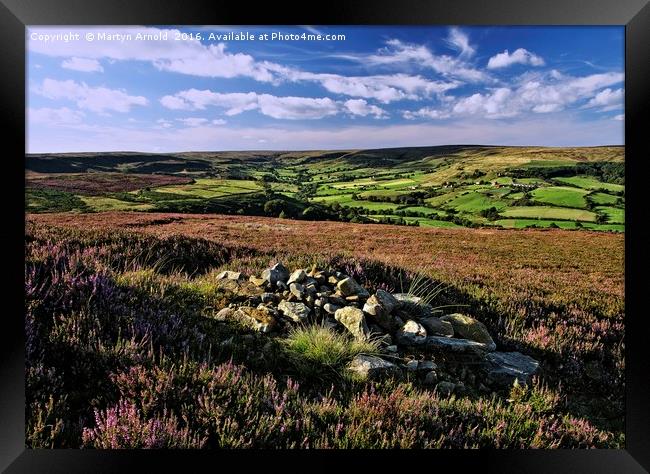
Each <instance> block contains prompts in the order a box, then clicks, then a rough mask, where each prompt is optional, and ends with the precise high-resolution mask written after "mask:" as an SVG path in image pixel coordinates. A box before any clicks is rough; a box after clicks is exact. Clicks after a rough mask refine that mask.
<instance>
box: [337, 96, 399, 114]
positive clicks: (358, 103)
mask: <svg viewBox="0 0 650 474" xmlns="http://www.w3.org/2000/svg"><path fill="white" fill-rule="evenodd" d="M343 105H344V106H345V108H346V109H347V111H348V112H349V113H350V114H352V115H361V116H362V117H365V116H366V115H374V116H375V118H385V117H387V116H388V114H387V113H386V111H385V110H384V109H382V108H381V107H377V106H376V105H371V104H368V102H366V101H365V100H363V99H350V100H346V101H345V102H344V104H343Z"/></svg>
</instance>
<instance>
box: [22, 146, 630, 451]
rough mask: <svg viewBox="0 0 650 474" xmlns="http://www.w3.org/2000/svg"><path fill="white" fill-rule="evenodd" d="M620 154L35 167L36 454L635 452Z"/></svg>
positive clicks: (438, 153)
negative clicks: (627, 401) (628, 435)
mask: <svg viewBox="0 0 650 474" xmlns="http://www.w3.org/2000/svg"><path fill="white" fill-rule="evenodd" d="M623 153H624V150H623V148H622V147H594V148H562V149H554V148H531V147H478V146H455V147H428V148H403V149H389V150H356V151H354V150H352V151H327V152H325V151H323V152H286V153H284V152H246V153H244V152H215V153H180V154H143V153H103V154H58V155H54V154H48V155H29V156H27V157H26V233H25V239H26V240H25V245H26V249H25V256H26V261H25V312H26V314H25V316H26V317H25V331H26V342H27V344H26V401H27V403H26V420H27V423H26V425H27V426H26V445H27V446H28V447H32V448H53V447H72V448H78V447H83V448H159V447H171V448H194V447H202V448H233V447H234V448H240V447H244V448H306V447H313V448H395V447H402V448H413V447H423V448H478V447H489V448H622V447H624V446H625V438H624V423H623V421H624V418H623V414H624V389H625V381H624V372H625V359H624V347H625V326H624V319H625V311H624V308H625V296H624V235H623V231H624V219H623V215H624V199H625V193H624V172H623V169H624V158H623ZM278 268H279V269H282V271H279V270H278ZM281 273H282V274H283V275H282V276H278V275H280V274H281ZM289 274H290V275H291V276H289ZM292 281H293V283H292ZM350 288H352V290H351V289H350ZM371 295H372V296H371ZM391 295H392V296H391ZM373 298H374V300H373ZM397 298H399V300H398V301H397V300H396V299H397ZM405 301H407V302H409V303H408V304H406V303H405ZM398 303H399V304H398ZM388 306H390V308H387V307H388ZM296 308H297V309H296ZM294 310H295V311H294ZM298 310H299V311H298ZM379 310H381V311H379ZM296 311H297V312H296ZM341 311H343V313H350V314H352V315H353V316H354V317H355V318H357V319H355V320H354V321H356V323H355V324H356V326H355V325H354V324H351V319H350V318H349V317H347V316H346V315H344V314H342V313H341ZM378 311H379V312H378ZM458 313H462V314H464V315H467V316H466V317H464V318H465V319H464V320H466V321H470V323H471V325H472V330H476V331H478V333H480V334H478V333H474V332H472V331H470V332H467V331H465V329H463V327H461V326H456V325H452V326H453V328H450V324H451V323H449V321H450V320H451V321H454V317H456V318H458V317H457V316H453V315H454V314H458ZM344 316H345V317H344ZM450 318H451V319H450ZM353 319H354V318H353ZM354 321H353V322H354ZM425 326H426V327H425ZM443 329H444V330H443ZM445 331H449V332H445ZM443 333H444V337H443ZM477 334H478V335H479V336H481V337H483V338H484V339H483V341H484V342H485V341H488V342H489V343H490V344H489V345H487V344H484V343H483V342H477V340H478V337H477ZM422 338H424V339H422ZM447 338H448V339H447ZM440 340H442V341H443V342H445V344H443V346H444V347H445V348H446V349H440V347H437V348H436V349H435V350H433V351H429V350H428V349H427V350H425V349H424V347H425V346H424V345H423V344H424V342H423V341H427V342H426V343H427V344H428V343H429V342H436V343H439V342H440ZM458 348H470V349H471V350H472V351H474V350H475V349H476V351H477V352H476V353H474V352H472V353H471V354H469V353H468V354H465V353H462V354H459V353H457V349H458ZM479 349H480V350H479ZM463 350H464V349H463ZM477 354H479V356H477ZM513 354H515V355H516V357H515V359H508V360H511V361H514V362H512V363H513V364H514V363H515V362H517V361H521V360H523V361H524V362H528V366H531V367H533V369H534V370H533V369H531V370H530V371H529V372H530V374H528V373H525V374H524V373H523V372H521V371H519V370H520V369H521V370H524V369H523V368H522V367H524V366H523V365H522V366H521V367H519V366H517V365H516V364H515V365H512V364H511V365H507V364H504V365H498V366H497V367H496V368H495V367H494V366H490V367H489V368H488V372H487V374H486V372H485V370H486V369H485V367H486V366H485V361H486V360H487V359H489V358H490V357H492V358H493V359H494V358H495V357H497V356H498V357H504V356H506V357H507V356H512V355H513ZM477 357H478V358H477ZM368 358H370V359H368ZM369 360H371V361H374V362H368V361H369ZM359 361H361V362H362V363H364V364H365V363H368V364H371V363H372V364H377V370H379V369H380V368H382V367H383V368H390V369H391V370H390V371H388V372H387V374H384V375H382V376H377V377H375V376H372V377H370V376H369V375H370V373H369V372H368V371H366V373H365V375H366V377H362V376H361V375H363V374H360V373H359V368H360V366H361V365H363V364H361V365H360V363H359ZM531 361H534V363H533V362H531ZM355 363H356V365H355ZM361 368H363V367H361ZM366 368H367V367H366ZM373 370H375V369H373ZM495 370H496V372H497V373H499V374H501V375H503V374H506V375H508V377H506V380H505V381H506V382H507V383H503V380H502V381H501V382H500V383H494V384H492V383H491V382H490V374H494V373H495ZM361 372H363V370H362V371H361ZM513 374H514V375H513ZM529 375H530V376H529ZM514 379H516V381H514ZM519 381H521V382H522V383H520V382H519Z"/></svg>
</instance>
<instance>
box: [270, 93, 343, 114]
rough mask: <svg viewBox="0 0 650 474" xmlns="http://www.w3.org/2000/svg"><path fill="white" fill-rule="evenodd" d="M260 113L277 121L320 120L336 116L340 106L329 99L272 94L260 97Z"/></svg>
mask: <svg viewBox="0 0 650 474" xmlns="http://www.w3.org/2000/svg"><path fill="white" fill-rule="evenodd" d="M258 103H259V108H260V112H261V113H262V114H264V115H268V116H269V117H273V118H276V119H289V120H297V119H320V118H323V117H327V116H328V115H336V114H337V113H338V106H337V104H336V102H334V101H333V100H332V99H330V98H329V97H324V98H319V99H312V98H308V97H276V96H273V95H270V94H262V95H260V96H258Z"/></svg>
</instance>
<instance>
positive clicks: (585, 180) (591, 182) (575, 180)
mask: <svg viewBox="0 0 650 474" xmlns="http://www.w3.org/2000/svg"><path fill="white" fill-rule="evenodd" d="M555 181H558V182H560V183H565V184H571V185H573V186H577V187H579V188H583V189H605V190H607V191H614V192H618V191H624V190H625V186H623V185H621V184H612V183H603V182H602V181H598V180H597V179H596V178H592V177H589V176H571V177H568V178H555Z"/></svg>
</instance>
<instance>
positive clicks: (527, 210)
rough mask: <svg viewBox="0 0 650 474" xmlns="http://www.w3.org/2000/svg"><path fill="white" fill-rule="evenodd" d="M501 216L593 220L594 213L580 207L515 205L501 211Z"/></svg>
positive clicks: (594, 218)
mask: <svg viewBox="0 0 650 474" xmlns="http://www.w3.org/2000/svg"><path fill="white" fill-rule="evenodd" d="M501 215H502V216H503V217H522V218H529V219H531V218H532V219H534V218H537V217H539V218H540V219H558V220H579V221H586V222H594V221H595V220H596V214H595V213H593V212H591V211H586V210H582V209H567V208H558V207H550V206H517V207H509V208H507V209H505V210H503V211H502V212H501Z"/></svg>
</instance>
